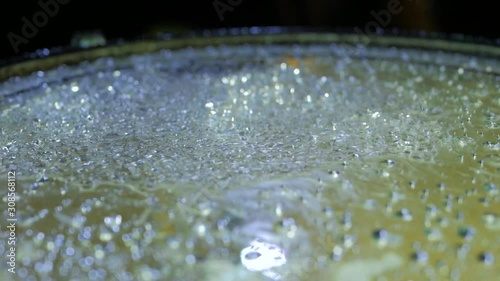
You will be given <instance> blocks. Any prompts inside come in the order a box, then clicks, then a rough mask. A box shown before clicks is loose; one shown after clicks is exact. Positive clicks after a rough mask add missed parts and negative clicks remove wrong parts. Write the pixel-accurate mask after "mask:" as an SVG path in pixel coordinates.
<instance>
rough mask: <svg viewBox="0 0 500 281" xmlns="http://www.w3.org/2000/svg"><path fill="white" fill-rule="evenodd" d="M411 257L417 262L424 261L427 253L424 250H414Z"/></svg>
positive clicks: (427, 257) (427, 256)
mask: <svg viewBox="0 0 500 281" xmlns="http://www.w3.org/2000/svg"><path fill="white" fill-rule="evenodd" d="M412 258H413V259H414V260H415V261H417V262H419V263H426V262H427V261H428V260H429V254H428V253H427V252H425V251H416V252H415V253H413V255H412Z"/></svg>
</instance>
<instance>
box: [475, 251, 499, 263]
mask: <svg viewBox="0 0 500 281" xmlns="http://www.w3.org/2000/svg"><path fill="white" fill-rule="evenodd" d="M479 260H480V261H481V262H482V263H484V264H486V265H492V264H493V263H495V257H494V256H493V254H492V253H489V252H483V253H481V254H479Z"/></svg>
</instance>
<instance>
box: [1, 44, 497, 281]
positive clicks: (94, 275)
mask: <svg viewBox="0 0 500 281" xmlns="http://www.w3.org/2000/svg"><path fill="white" fill-rule="evenodd" d="M498 73H500V63H499V61H498V60H497V59H492V58H483V57H471V56H468V55H463V54H457V53H447V52H435V51H426V50H417V49H401V48H381V47H367V46H362V45H357V46H353V45H349V44H331V45H307V46H306V45H304V46H299V45H297V46H287V45H258V46H250V45H248V46H219V47H207V48H203V49H196V48H186V49H181V50H164V51H162V52H157V53H151V54H144V55H135V56H131V57H128V58H116V59H111V58H102V59H99V60H97V61H95V62H85V63H81V64H79V65H78V66H61V67H59V68H57V69H55V70H51V71H46V72H43V75H42V74H41V73H34V74H33V75H30V76H27V77H22V78H12V79H10V80H8V81H5V82H3V83H2V84H0V119H1V120H2V126H1V127H2V128H1V130H0V143H2V145H1V149H0V155H1V158H0V159H1V160H0V180H2V181H4V182H5V181H6V178H5V177H6V175H7V171H8V170H12V169H13V170H16V173H17V177H16V180H17V182H16V184H17V187H18V189H17V190H18V197H16V200H17V204H18V214H17V215H18V222H19V224H18V232H17V235H18V239H19V241H20V242H22V243H19V247H18V249H17V250H18V257H19V263H18V266H19V268H18V277H19V278H22V279H23V280H110V279H113V280H134V278H141V280H165V279H168V280H269V278H272V276H271V275H269V276H265V275H262V274H257V273H255V272H250V271H248V270H246V269H245V268H244V267H243V266H241V265H239V254H240V251H241V249H243V248H245V247H246V246H248V242H249V241H252V240H253V239H256V238H261V239H264V241H269V243H271V244H275V245H280V247H282V248H283V249H284V250H285V251H286V252H287V257H286V258H287V259H286V260H287V265H286V266H283V267H279V268H276V273H277V274H279V275H281V276H286V278H289V279H290V280H312V279H314V280H376V279H375V278H379V280H443V279H446V278H449V279H451V280H471V279H478V280H492V279H494V278H495V277H497V276H499V275H500V272H499V267H498V266H497V265H498V259H497V260H495V259H494V257H498V255H499V254H500V248H499V246H498V245H500V243H498V237H499V236H498V231H499V229H500V227H499V219H498V214H499V213H500V210H499V209H498V208H499V207H498V206H500V205H499V204H498V203H499V201H500V197H499V193H498V185H499V184H500V176H499V175H500V173H499V167H500V164H499V163H500V161H499V159H500V158H499V156H498V143H499V142H498V139H499V135H498V128H499V125H498V124H500V119H499V116H500V114H499V112H500V99H499V98H498V96H499V94H500V84H499V81H500V80H499V76H498ZM62 78H64V79H62ZM5 192H6V191H5V190H3V191H1V192H0V195H1V198H2V201H3V202H4V203H5V202H6V200H7V197H6V193H5ZM0 235H1V237H2V238H5V237H6V235H7V233H6V232H5V231H3V232H0ZM0 241H5V239H1V240H0ZM416 245H418V246H416ZM6 247H7V246H6V245H5V243H1V242H0V253H1V254H2V255H5V254H6V249H7V248H6ZM415 259H416V260H417V261H422V262H419V264H418V266H414V265H415ZM463 264H467V268H464V267H463ZM360 268H363V270H359V269H360ZM2 274H4V273H0V279H2V280H10V277H11V276H10V275H9V276H5V275H2ZM273 276H276V275H273Z"/></svg>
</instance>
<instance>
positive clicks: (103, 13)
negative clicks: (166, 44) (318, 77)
mask: <svg viewBox="0 0 500 281" xmlns="http://www.w3.org/2000/svg"><path fill="white" fill-rule="evenodd" d="M41 1H43V2H47V1H51V0H41ZM52 1H56V0H52ZM61 1H62V0H61ZM65 1H69V2H68V3H67V4H64V5H62V4H59V11H58V12H57V13H56V14H55V15H54V16H53V17H50V18H49V20H48V22H47V24H46V25H44V26H42V27H41V28H39V29H38V31H37V32H36V35H35V36H34V37H33V38H30V39H28V42H27V43H25V44H20V45H19V52H18V53H17V54H16V52H15V51H14V48H13V47H12V44H11V43H10V42H9V39H8V36H7V35H8V34H9V33H15V34H17V35H20V36H22V28H23V25H24V23H23V22H22V18H23V17H26V18H27V19H28V20H29V21H31V22H33V20H32V19H33V15H34V14H35V13H36V12H38V11H41V10H42V8H41V7H40V5H39V4H38V2H39V1H38V0H36V1H17V2H15V1H2V3H1V4H0V20H1V23H2V24H1V28H0V38H1V40H0V58H8V57H13V56H16V55H20V54H21V53H25V52H32V51H34V50H36V49H39V48H44V47H53V46H67V45H69V43H70V40H71V37H72V35H73V34H74V33H75V32H76V31H85V30H100V31H101V32H102V33H103V34H104V35H105V36H106V37H107V38H108V39H113V38H126V39H127V38H128V39H131V38H138V37H140V36H142V35H144V34H153V33H154V32H155V31H158V30H160V31H161V30H163V31H167V32H168V31H172V30H189V29H203V28H224V27H240V26H277V25H281V26H328V27H334V28H341V29H343V30H346V31H349V30H350V31H353V30H354V29H353V28H354V27H359V28H360V29H364V27H365V26H366V24H367V23H368V22H370V21H373V20H374V18H373V15H372V13H370V12H371V11H374V12H379V11H381V10H384V9H387V5H388V3H389V1H391V0H312V1H306V0H290V1H286V0H270V1H264V0H218V1H220V2H222V3H229V2H230V1H233V3H235V2H236V3H237V2H241V3H239V4H238V5H235V6H234V7H232V11H226V12H225V13H224V14H223V16H224V19H223V20H222V21H221V20H220V18H219V16H218V14H217V12H216V9H215V8H214V0H208V1H151V0H143V1H131V2H125V1H114V0H113V1H95V0H87V1H85V0H65ZM393 1H395V0H393ZM400 3H401V6H402V7H403V11H402V12H401V13H399V14H397V15H392V16H391V20H390V22H389V24H388V25H387V26H386V27H385V28H386V29H389V30H392V29H394V28H399V29H402V30H407V31H417V30H424V31H427V32H440V33H445V34H451V33H463V34H468V35H473V36H480V37H487V38H492V39H494V38H500V9H498V8H496V1H451V0H442V1H438V0H400ZM155 27H156V28H155ZM497 42H498V41H497Z"/></svg>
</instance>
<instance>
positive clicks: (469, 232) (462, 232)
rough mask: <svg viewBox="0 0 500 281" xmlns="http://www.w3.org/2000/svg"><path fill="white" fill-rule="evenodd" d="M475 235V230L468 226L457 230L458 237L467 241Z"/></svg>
mask: <svg viewBox="0 0 500 281" xmlns="http://www.w3.org/2000/svg"><path fill="white" fill-rule="evenodd" d="M475 234H476V230H475V229H474V228H473V227H470V226H467V227H460V228H459V229H458V235H459V236H460V237H462V238H465V239H467V240H471V239H472V238H473V237H474V235H475Z"/></svg>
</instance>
